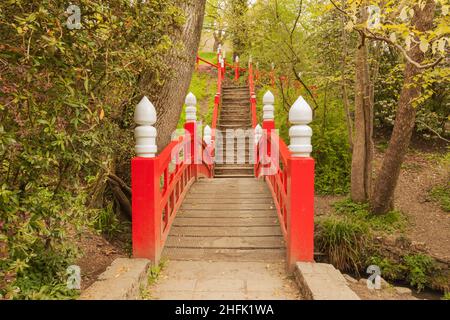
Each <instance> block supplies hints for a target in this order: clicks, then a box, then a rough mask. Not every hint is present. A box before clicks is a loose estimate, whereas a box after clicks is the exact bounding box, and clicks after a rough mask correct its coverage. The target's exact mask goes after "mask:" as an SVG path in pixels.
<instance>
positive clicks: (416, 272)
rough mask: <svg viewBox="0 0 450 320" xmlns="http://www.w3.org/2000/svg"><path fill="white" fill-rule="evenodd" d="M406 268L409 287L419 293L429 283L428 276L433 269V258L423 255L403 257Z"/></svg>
mask: <svg viewBox="0 0 450 320" xmlns="http://www.w3.org/2000/svg"><path fill="white" fill-rule="evenodd" d="M403 261H404V264H405V266H406V268H407V277H406V279H407V280H408V281H409V284H410V285H411V286H415V287H416V288H417V290H418V291H421V290H423V289H424V288H425V286H426V285H427V284H428V283H429V276H430V274H431V273H432V272H433V271H434V269H435V263H434V260H433V258H431V257H429V256H426V255H424V254H414V255H406V256H404V257H403Z"/></svg>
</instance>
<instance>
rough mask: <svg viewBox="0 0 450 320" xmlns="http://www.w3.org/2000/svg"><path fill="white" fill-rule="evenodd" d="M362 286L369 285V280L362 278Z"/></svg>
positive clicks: (360, 281)
mask: <svg viewBox="0 0 450 320" xmlns="http://www.w3.org/2000/svg"><path fill="white" fill-rule="evenodd" d="M358 282H359V283H360V284H363V285H367V279H364V278H361V279H359V281H358Z"/></svg>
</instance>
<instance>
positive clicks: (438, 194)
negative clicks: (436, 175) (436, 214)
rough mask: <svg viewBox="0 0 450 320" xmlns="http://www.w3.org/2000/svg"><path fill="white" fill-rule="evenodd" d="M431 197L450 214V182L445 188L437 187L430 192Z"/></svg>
mask: <svg viewBox="0 0 450 320" xmlns="http://www.w3.org/2000/svg"><path fill="white" fill-rule="evenodd" d="M430 197H431V199H433V200H434V201H436V202H438V203H439V205H440V206H441V208H442V210H444V211H446V212H450V182H448V183H447V184H446V185H443V186H435V187H433V188H432V189H431V190H430Z"/></svg>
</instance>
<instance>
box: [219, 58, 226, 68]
mask: <svg viewBox="0 0 450 320" xmlns="http://www.w3.org/2000/svg"><path fill="white" fill-rule="evenodd" d="M219 63H220V66H221V67H222V68H223V67H224V66H225V59H224V58H222V57H220V59H219Z"/></svg>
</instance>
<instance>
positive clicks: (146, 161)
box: [131, 97, 161, 264]
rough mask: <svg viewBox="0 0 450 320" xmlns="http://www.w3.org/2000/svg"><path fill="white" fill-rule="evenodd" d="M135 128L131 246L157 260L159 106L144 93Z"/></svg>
mask: <svg viewBox="0 0 450 320" xmlns="http://www.w3.org/2000/svg"><path fill="white" fill-rule="evenodd" d="M134 121H135V122H136V123H137V124H138V126H137V127H136V129H135V130H134V136H135V139H136V155H137V156H136V157H134V158H133V159H132V160H131V189H132V248H133V256H134V257H135V258H147V259H150V260H151V261H153V262H154V263H155V264H157V263H158V261H159V258H160V254H161V251H160V250H161V247H160V243H161V216H160V213H159V212H160V210H159V208H158V204H159V201H160V197H161V195H160V189H159V176H158V174H157V172H158V158H156V157H155V155H156V151H157V146H156V134H157V133H156V128H155V127H153V125H154V124H155V123H156V110H155V107H154V106H153V104H152V103H151V102H150V101H149V100H148V99H147V97H143V98H142V100H141V101H140V102H139V104H138V105H137V106H136V110H135V113H134Z"/></svg>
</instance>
